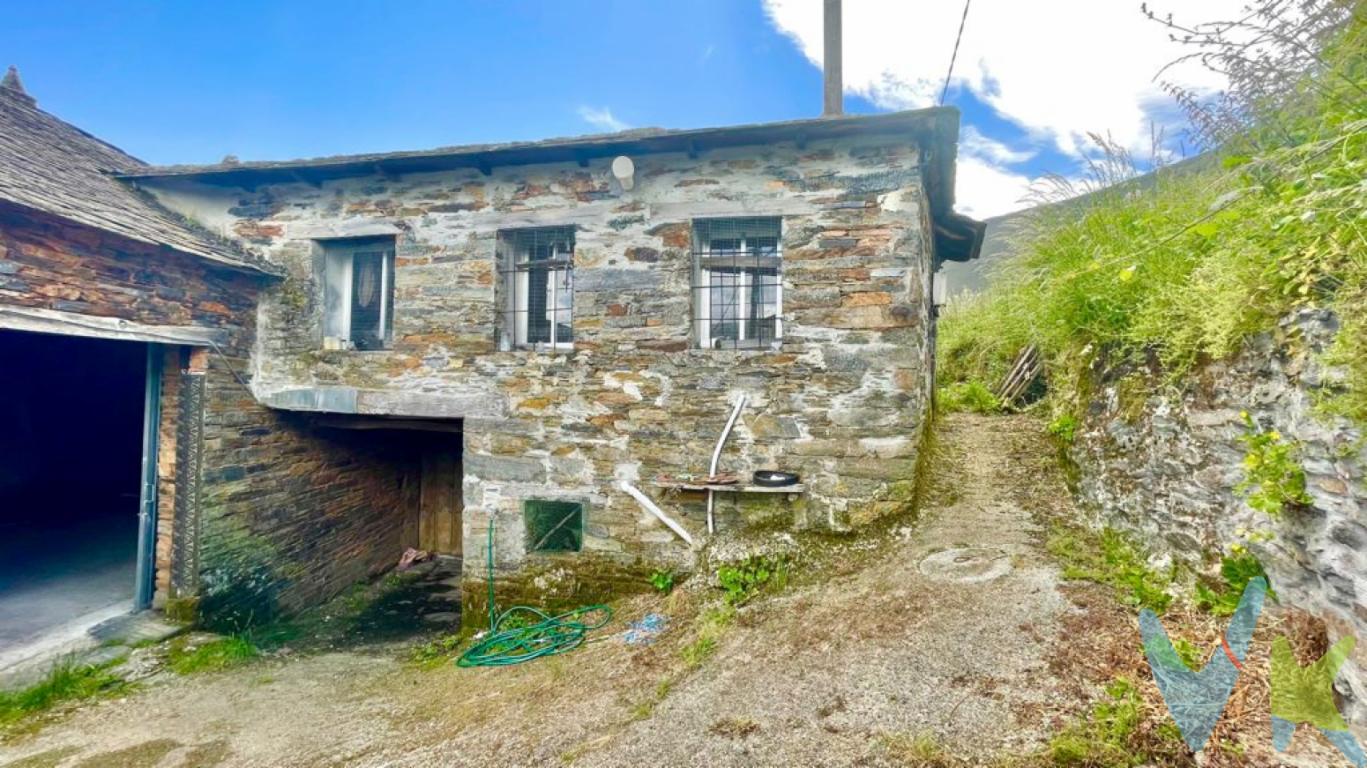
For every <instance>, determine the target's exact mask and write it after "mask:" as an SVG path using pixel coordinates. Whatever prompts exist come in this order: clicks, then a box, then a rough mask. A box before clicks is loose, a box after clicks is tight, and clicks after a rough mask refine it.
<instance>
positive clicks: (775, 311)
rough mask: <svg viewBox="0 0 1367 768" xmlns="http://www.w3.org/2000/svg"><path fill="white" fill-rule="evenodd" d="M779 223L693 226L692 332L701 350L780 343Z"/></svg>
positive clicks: (704, 223) (710, 221) (720, 222)
mask: <svg viewBox="0 0 1367 768" xmlns="http://www.w3.org/2000/svg"><path fill="white" fill-rule="evenodd" d="M781 242H782V221H781V220H780V219H778V218H748V219H703V220H700V221H695V222H694V223H693V326H694V335H695V336H696V338H697V343H698V346H699V347H701V348H703V349H761V348H765V347H772V346H777V344H778V342H779V340H780V339H782V338H783V318H782V315H783V268H782V267H783V258H782V244H781Z"/></svg>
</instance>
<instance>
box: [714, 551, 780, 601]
mask: <svg viewBox="0 0 1367 768" xmlns="http://www.w3.org/2000/svg"><path fill="white" fill-rule="evenodd" d="M717 581H719V582H720V583H721V587H722V589H724V590H726V602H727V604H728V605H732V606H740V605H744V604H745V603H747V602H749V600H750V598H752V597H754V596H755V593H757V592H759V591H760V590H761V589H765V588H770V589H775V590H782V589H783V588H784V587H785V586H787V584H788V558H787V557H785V556H783V555H778V556H774V557H766V556H761V555H755V556H753V557H749V558H746V559H745V560H743V561H742V562H740V563H738V564H737V565H723V566H721V567H720V568H718V569H717Z"/></svg>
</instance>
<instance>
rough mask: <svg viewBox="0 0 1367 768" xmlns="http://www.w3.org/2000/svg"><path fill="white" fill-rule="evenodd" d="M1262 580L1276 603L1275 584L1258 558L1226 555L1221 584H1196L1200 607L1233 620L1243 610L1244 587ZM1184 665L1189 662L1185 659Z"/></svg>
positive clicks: (1221, 571)
mask: <svg viewBox="0 0 1367 768" xmlns="http://www.w3.org/2000/svg"><path fill="white" fill-rule="evenodd" d="M1259 576H1261V577H1262V578H1263V579H1264V580H1266V581H1267V583H1268V585H1269V587H1268V594H1269V595H1271V596H1272V597H1273V598H1274V599H1275V598H1276V593H1275V592H1273V591H1272V589H1271V584H1272V580H1271V579H1268V578H1267V572H1266V571H1264V570H1263V564H1262V563H1260V562H1258V558H1256V557H1254V556H1253V555H1251V554H1248V553H1247V552H1236V553H1234V554H1232V555H1226V556H1225V557H1222V558H1220V581H1219V582H1215V583H1209V582H1207V581H1198V582H1197V583H1196V607H1198V608H1200V609H1201V610H1203V611H1208V612H1210V613H1213V614H1215V615H1216V616H1233V615H1234V609H1236V608H1238V607H1239V598H1240V597H1242V596H1243V594H1244V587H1247V586H1248V582H1250V581H1252V580H1253V579H1255V578H1257V577H1259ZM1178 650H1179V651H1180V650H1181V649H1178ZM1183 661H1186V659H1185V658H1183ZM1189 666H1190V665H1189Z"/></svg>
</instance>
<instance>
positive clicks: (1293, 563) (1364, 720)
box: [1070, 310, 1367, 725]
mask: <svg viewBox="0 0 1367 768" xmlns="http://www.w3.org/2000/svg"><path fill="white" fill-rule="evenodd" d="M1337 328H1338V320H1337V318H1335V317H1334V316H1333V315H1332V314H1331V313H1329V312H1327V311H1323V310H1305V311H1302V312H1299V313H1297V314H1296V315H1293V316H1291V317H1288V318H1286V319H1285V320H1284V321H1283V322H1282V324H1281V326H1280V328H1278V330H1277V331H1276V332H1275V333H1268V334H1264V335H1262V336H1259V337H1257V338H1255V339H1253V340H1252V341H1250V342H1249V343H1248V344H1247V345H1246V347H1245V349H1244V350H1243V352H1242V353H1241V354H1239V355H1238V356H1237V357H1236V358H1234V359H1233V360H1230V361H1227V362H1222V363H1215V364H1210V365H1208V366H1206V367H1205V368H1203V369H1202V370H1201V371H1200V372H1199V377H1198V383H1197V384H1196V385H1194V386H1192V387H1189V388H1188V389H1187V390H1185V391H1183V392H1181V393H1177V394H1163V395H1154V394H1151V391H1152V390H1151V388H1150V387H1149V385H1148V383H1143V384H1137V385H1135V386H1130V387H1127V386H1125V385H1124V384H1123V383H1122V382H1121V381H1120V380H1117V379H1116V377H1115V376H1114V375H1113V374H1114V373H1115V372H1110V374H1112V375H1111V376H1110V377H1109V381H1108V382H1107V383H1106V384H1105V385H1104V386H1102V387H1101V388H1100V389H1099V391H1098V394H1097V396H1096V397H1095V398H1094V399H1093V401H1092V402H1091V404H1090V407H1089V411H1088V413H1087V415H1086V417H1085V420H1084V425H1083V427H1082V428H1081V429H1080V430H1079V432H1078V439H1077V441H1076V442H1075V444H1074V446H1073V447H1072V449H1071V451H1070V455H1071V457H1072V459H1073V460H1074V461H1075V462H1076V463H1077V465H1078V467H1079V469H1080V470H1081V474H1080V485H1079V493H1080V496H1081V498H1082V500H1083V501H1084V502H1086V504H1087V506H1088V507H1089V508H1091V509H1092V510H1094V511H1095V512H1096V513H1097V514H1098V516H1099V518H1100V519H1101V520H1102V521H1104V522H1106V523H1107V524H1109V525H1112V526H1116V527H1118V528H1121V529H1124V530H1128V531H1131V532H1133V533H1135V534H1137V535H1138V536H1139V537H1140V538H1141V540H1143V541H1144V542H1146V543H1147V544H1149V545H1150V546H1153V547H1156V548H1157V550H1158V552H1159V556H1160V557H1163V558H1175V559H1177V560H1180V561H1183V562H1185V563H1187V564H1189V565H1193V566H1196V567H1198V568H1199V567H1204V566H1207V565H1208V564H1209V562H1210V560H1211V559H1212V558H1214V557H1216V556H1218V555H1219V554H1220V553H1223V552H1227V551H1228V549H1229V547H1230V545H1232V544H1234V543H1239V542H1243V541H1245V540H1244V539H1242V538H1241V537H1240V536H1239V531H1240V530H1241V529H1242V530H1246V531H1253V530H1259V529H1263V530H1269V531H1271V532H1272V534H1273V537H1272V538H1271V540H1270V541H1266V542H1262V543H1254V544H1252V545H1250V549H1251V551H1253V552H1254V553H1255V554H1256V555H1257V556H1258V558H1259V559H1260V560H1261V561H1262V563H1263V565H1264V567H1265V568H1266V569H1267V571H1268V574H1269V576H1270V577H1271V580H1272V585H1273V587H1274V589H1276V591H1277V594H1278V595H1279V597H1280V598H1281V599H1282V600H1283V601H1285V602H1288V603H1290V604H1291V605H1294V606H1297V607H1299V608H1303V609H1305V610H1308V611H1310V612H1311V613H1313V614H1315V615H1316V616H1318V617H1320V618H1321V619H1323V620H1324V621H1325V623H1326V624H1327V625H1328V630H1329V636H1330V641H1331V642H1334V641H1337V640H1338V639H1339V638H1340V637H1343V636H1344V635H1355V636H1357V637H1358V638H1359V640H1367V481H1364V478H1365V477H1367V456H1365V455H1364V451H1363V432H1362V429H1361V427H1360V426H1358V425H1355V424H1354V423H1352V422H1350V421H1348V420H1346V419H1343V418H1339V417H1334V416H1330V415H1326V414H1324V413H1322V412H1320V411H1319V410H1318V409H1317V408H1316V406H1315V403H1316V400H1317V398H1319V397H1321V396H1323V395H1326V394H1329V393H1331V392H1332V390H1333V389H1334V388H1335V387H1336V386H1337V385H1338V384H1339V383H1341V380H1342V375H1343V372H1342V371H1338V370H1335V369H1333V368H1330V367H1327V366H1325V365H1324V364H1323V362H1322V361H1321V360H1320V358H1319V357H1318V354H1319V353H1320V352H1322V351H1323V350H1324V349H1325V348H1326V347H1327V346H1328V344H1329V343H1330V341H1331V340H1332V338H1333V335H1334V333H1335V332H1336V331H1337ZM1132 375H1134V374H1132ZM1242 411H1247V412H1248V413H1249V414H1250V415H1251V416H1252V417H1253V418H1254V419H1255V420H1256V421H1257V422H1258V424H1259V425H1260V426H1261V427H1262V429H1264V430H1274V429H1275V430H1277V431H1279V432H1280V433H1281V434H1282V435H1283V436H1284V439H1286V440H1288V441H1291V442H1293V443H1295V444H1296V445H1297V446H1298V450H1297V454H1296V455H1297V460H1298V461H1299V463H1300V465H1301V466H1302V468H1303V469H1304V470H1305V474H1306V479H1307V490H1308V492H1309V495H1310V497H1311V499H1312V500H1313V504H1312V505H1311V507H1310V508H1309V509H1305V510H1292V511H1288V512H1287V513H1285V514H1284V515H1283V516H1282V517H1281V518H1280V519H1277V520H1274V519H1272V518H1269V517H1268V516H1267V515H1264V514H1263V513H1261V512H1258V511H1256V510H1254V509H1252V508H1250V507H1249V506H1248V505H1247V504H1246V503H1244V501H1243V498H1242V497H1241V496H1240V495H1239V494H1238V493H1237V492H1236V491H1235V488H1236V486H1237V485H1238V484H1239V483H1240V482H1241V481H1242V480H1243V478H1244V470H1243V467H1242V462H1243V459H1244V456H1245V454H1246V453H1247V449H1246V448H1245V447H1244V446H1243V444H1241V443H1240V442H1239V437H1240V435H1242V434H1243V433H1244V424H1243V421H1242V418H1241V416H1240V413H1241V412H1242ZM1341 692H1342V693H1344V694H1345V695H1347V696H1348V701H1349V705H1350V708H1349V710H1348V712H1349V713H1350V714H1351V715H1352V718H1353V719H1354V720H1355V721H1356V722H1357V723H1358V724H1360V725H1367V644H1364V643H1362V642H1359V644H1358V648H1357V651H1356V653H1355V654H1354V655H1353V657H1352V659H1351V660H1350V662H1349V664H1348V665H1347V666H1346V667H1345V668H1344V673H1343V676H1342V678H1341Z"/></svg>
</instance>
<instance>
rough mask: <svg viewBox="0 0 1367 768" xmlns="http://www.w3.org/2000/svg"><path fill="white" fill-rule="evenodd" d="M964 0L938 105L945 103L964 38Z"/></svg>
mask: <svg viewBox="0 0 1367 768" xmlns="http://www.w3.org/2000/svg"><path fill="white" fill-rule="evenodd" d="M971 2H972V0H964V15H963V16H961V17H960V18H959V34H957V35H955V36H954V53H952V54H950V56H949V71H948V72H946V73H945V87H944V88H943V89H941V90H940V106H942V107H943V106H944V105H945V94H947V93H949V79H950V78H951V77H953V76H954V61H955V60H956V59H958V58H959V41H960V40H963V39H964V25H965V24H967V23H968V4H969V3H971Z"/></svg>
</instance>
